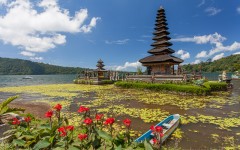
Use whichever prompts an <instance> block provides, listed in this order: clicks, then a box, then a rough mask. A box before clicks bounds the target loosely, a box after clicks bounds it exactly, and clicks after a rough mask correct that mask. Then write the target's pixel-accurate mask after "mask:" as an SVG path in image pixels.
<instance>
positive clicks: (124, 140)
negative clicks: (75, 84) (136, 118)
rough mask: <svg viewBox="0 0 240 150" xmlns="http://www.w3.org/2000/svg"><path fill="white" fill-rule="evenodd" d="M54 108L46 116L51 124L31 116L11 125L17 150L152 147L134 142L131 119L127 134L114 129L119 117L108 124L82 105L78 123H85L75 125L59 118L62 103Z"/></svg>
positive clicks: (126, 130) (127, 125) (108, 121)
mask: <svg viewBox="0 0 240 150" xmlns="http://www.w3.org/2000/svg"><path fill="white" fill-rule="evenodd" d="M53 108H54V110H51V111H48V112H46V113H45V116H46V117H47V118H49V119H50V120H49V121H47V122H43V121H41V122H39V121H37V120H31V119H30V118H28V117H27V118H26V119H25V121H24V122H20V121H19V120H17V119H14V120H13V122H12V123H11V124H12V127H13V128H12V129H11V130H9V131H7V132H6V133H5V134H9V133H11V134H13V140H12V142H11V143H12V144H13V145H14V147H15V148H20V149H35V150H39V149H65V150H66V149H72V150H75V149H106V148H110V149H115V148H116V149H122V148H126V149H136V148H140V149H144V147H145V148H147V147H148V148H151V147H152V146H151V144H149V143H148V142H147V141H145V142H144V143H145V144H144V145H142V144H137V143H134V141H133V139H132V138H131V135H130V126H131V120H130V119H125V120H123V124H124V125H125V127H126V128H125V132H124V133H117V132H115V130H114V126H113V124H114V123H115V118H113V117H109V118H107V119H105V121H104V118H103V115H102V114H101V115H99V114H98V115H97V114H96V115H91V113H90V109H89V108H88V107H85V106H80V108H79V111H78V112H79V113H80V116H81V119H80V120H78V121H79V122H81V124H80V125H79V126H73V125H71V124H69V122H68V119H67V118H65V117H60V116H59V114H60V112H61V108H62V106H61V105H60V104H57V105H56V106H54V107H53ZM53 114H55V116H56V117H54V115H53ZM59 117H60V118H59ZM95 117H96V118H95ZM26 124H27V126H26ZM29 126H30V127H29ZM76 134H77V136H76Z"/></svg>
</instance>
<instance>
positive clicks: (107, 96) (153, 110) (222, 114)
mask: <svg viewBox="0 0 240 150" xmlns="http://www.w3.org/2000/svg"><path fill="white" fill-rule="evenodd" d="M0 91H2V92H10V93H26V92H29V93H30V94H33V93H34V94H42V95H44V96H47V97H44V98H43V99H42V100H38V101H44V102H47V103H49V104H50V105H52V106H55V105H56V104H58V103H59V104H61V105H62V106H63V109H62V111H64V114H65V117H67V118H69V120H68V121H69V124H71V125H74V126H79V125H80V122H79V120H80V119H81V117H80V116H79V114H78V113H77V112H76V109H78V108H75V106H79V105H84V106H86V107H89V108H90V109H91V110H94V111H95V110H96V112H99V113H104V114H108V115H113V116H114V118H116V120H115V123H114V124H113V127H114V129H115V130H116V132H119V133H123V132H124V131H125V127H124V126H123V125H122V119H124V118H125V117H127V118H129V119H131V120H134V122H135V121H136V122H137V123H136V124H141V127H139V126H138V125H134V126H132V130H131V131H130V134H131V136H133V137H138V136H139V135H140V134H141V133H143V132H145V131H146V130H148V129H149V126H150V125H151V124H155V123H157V122H159V121H160V120H161V119H163V118H164V117H165V116H168V115H169V114H173V113H179V114H180V115H181V122H182V124H183V125H182V126H183V128H182V127H180V128H179V129H178V130H176V131H177V132H174V134H173V135H172V138H173V139H174V140H173V141H175V142H176V143H175V144H174V145H178V146H180V147H181V141H186V140H188V139H187V138H188V135H189V134H190V133H192V134H202V130H201V129H199V128H198V126H199V124H200V125H202V126H206V127H205V128H206V130H207V127H208V126H211V127H212V128H211V132H209V133H206V135H204V136H205V137H206V138H207V139H209V142H210V143H212V142H213V141H214V138H215V139H216V138H217V136H214V137H213V136H212V134H216V135H219V138H218V140H219V142H220V143H224V144H222V145H221V146H219V147H233V148H236V147H239V142H240V141H239V140H238V139H239V135H240V134H239V130H237V129H238V128H239V127H240V125H239V119H238V118H239V115H240V114H239V111H237V109H232V110H231V111H228V109H226V108H228V107H231V108H237V106H239V103H240V97H239V96H235V97H229V92H225V91H222V92H211V95H208V96H198V95H184V94H180V95H179V94H172V93H169V92H168V93H166V92H164V91H157V92H156V91H152V90H142V89H141V90H139V89H127V88H126V89H125V88H119V87H116V86H114V85H105V86H94V85H78V84H60V85H58V84H55V85H38V86H24V87H6V88H0ZM74 108H75V109H74ZM214 112H217V113H214ZM188 127H193V128H192V129H191V130H190V129H189V130H188ZM219 132H221V133H224V135H228V137H229V139H233V140H232V141H231V140H227V139H224V138H222V137H221V135H220V134H219ZM230 137H232V138H230ZM190 140H191V139H190ZM196 140H197V139H196ZM230 141H231V142H230ZM168 143H171V142H168ZM233 143H234V144H233ZM205 144H206V143H205ZM205 144H204V145H205ZM172 146H173V145H172V144H170V147H172ZM174 147H176V146H174ZM213 147H216V146H213ZM219 147H218V148H219Z"/></svg>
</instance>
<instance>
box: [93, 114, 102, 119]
mask: <svg viewBox="0 0 240 150" xmlns="http://www.w3.org/2000/svg"><path fill="white" fill-rule="evenodd" d="M102 117H103V114H96V117H95V119H96V120H101V119H102Z"/></svg>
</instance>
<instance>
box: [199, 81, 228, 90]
mask: <svg viewBox="0 0 240 150" xmlns="http://www.w3.org/2000/svg"><path fill="white" fill-rule="evenodd" d="M203 86H205V87H206V88H209V89H210V90H211V91H225V90H227V83H225V82H205V83H204V84H203Z"/></svg>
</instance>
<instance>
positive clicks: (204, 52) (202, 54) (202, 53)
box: [196, 51, 207, 58]
mask: <svg viewBox="0 0 240 150" xmlns="http://www.w3.org/2000/svg"><path fill="white" fill-rule="evenodd" d="M204 57H207V51H201V52H200V53H198V54H197V56H196V58H204Z"/></svg>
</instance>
